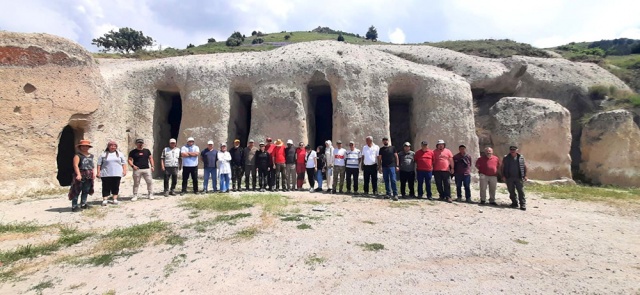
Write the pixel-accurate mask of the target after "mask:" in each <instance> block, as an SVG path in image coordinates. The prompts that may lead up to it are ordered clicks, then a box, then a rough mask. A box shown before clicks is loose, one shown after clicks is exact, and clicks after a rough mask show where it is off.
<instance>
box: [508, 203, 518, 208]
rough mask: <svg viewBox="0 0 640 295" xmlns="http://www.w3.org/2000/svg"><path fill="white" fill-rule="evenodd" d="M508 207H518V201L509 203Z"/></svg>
mask: <svg viewBox="0 0 640 295" xmlns="http://www.w3.org/2000/svg"><path fill="white" fill-rule="evenodd" d="M509 207H511V208H518V203H515V202H512V203H511V205H509Z"/></svg>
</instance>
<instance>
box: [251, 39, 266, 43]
mask: <svg viewBox="0 0 640 295" xmlns="http://www.w3.org/2000/svg"><path fill="white" fill-rule="evenodd" d="M263 42H264V39H262V38H255V39H253V40H252V41H251V44H262V43H263Z"/></svg>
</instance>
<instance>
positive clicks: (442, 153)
mask: <svg viewBox="0 0 640 295" xmlns="http://www.w3.org/2000/svg"><path fill="white" fill-rule="evenodd" d="M449 159H453V154H452V153H451V151H450V150H449V149H448V148H445V149H443V150H439V149H435V150H434V151H433V170H434V171H449V165H450V164H451V163H450V162H449Z"/></svg>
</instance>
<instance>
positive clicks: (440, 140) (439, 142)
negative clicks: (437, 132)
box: [436, 139, 444, 144]
mask: <svg viewBox="0 0 640 295" xmlns="http://www.w3.org/2000/svg"><path fill="white" fill-rule="evenodd" d="M436 144H444V140H442V139H438V142H437V143H436Z"/></svg>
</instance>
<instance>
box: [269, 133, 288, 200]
mask: <svg viewBox="0 0 640 295" xmlns="http://www.w3.org/2000/svg"><path fill="white" fill-rule="evenodd" d="M270 155H271V156H272V157H273V163H274V164H273V168H275V170H276V172H275V175H274V180H275V183H276V191H277V190H280V189H282V191H286V190H287V178H286V176H285V171H286V158H285V156H284V144H283V142H282V140H281V139H278V140H276V147H275V148H273V153H272V154H270ZM278 178H280V179H278ZM280 183H282V186H280Z"/></svg>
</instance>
